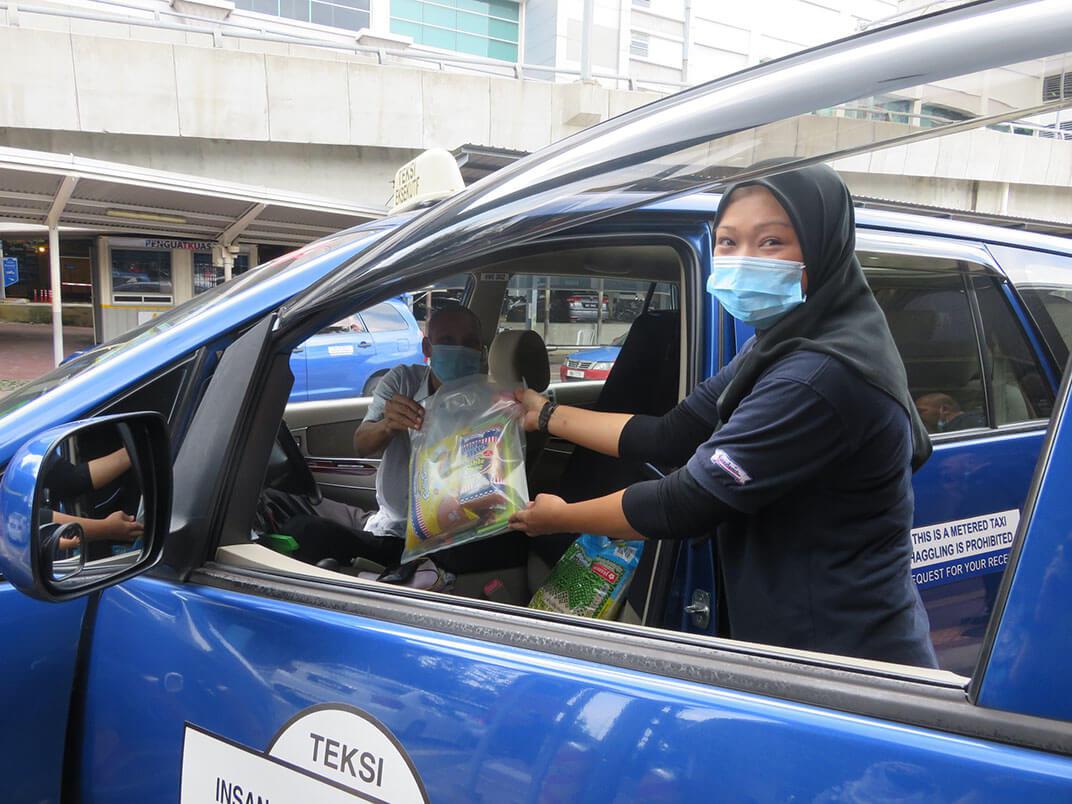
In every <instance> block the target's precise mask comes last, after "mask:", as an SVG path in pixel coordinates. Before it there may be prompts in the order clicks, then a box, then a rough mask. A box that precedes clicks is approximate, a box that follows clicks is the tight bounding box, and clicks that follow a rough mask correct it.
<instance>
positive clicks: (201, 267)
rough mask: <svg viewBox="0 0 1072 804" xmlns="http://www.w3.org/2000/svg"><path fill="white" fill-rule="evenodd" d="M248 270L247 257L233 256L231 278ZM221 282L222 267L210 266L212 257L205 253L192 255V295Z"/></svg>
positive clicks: (241, 255) (246, 255)
mask: <svg viewBox="0 0 1072 804" xmlns="http://www.w3.org/2000/svg"><path fill="white" fill-rule="evenodd" d="M248 270H249V255H248V254H237V255H235V261H234V266H233V267H232V268H231V276H238V275H239V274H244V273H245V272H246V271H248ZM222 282H223V266H222V265H213V264H212V255H211V254H210V253H207V252H203V251H202V252H198V253H196V254H194V295H195V296H196V295H197V294H198V293H204V292H205V291H206V290H210V289H212V288H214V287H216V285H219V284H221V283H222Z"/></svg>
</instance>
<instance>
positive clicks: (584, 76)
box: [581, 0, 595, 81]
mask: <svg viewBox="0 0 1072 804" xmlns="http://www.w3.org/2000/svg"><path fill="white" fill-rule="evenodd" d="M594 12H595V0H584V16H583V17H582V18H581V80H582V81H591V80H592V17H593V16H594Z"/></svg>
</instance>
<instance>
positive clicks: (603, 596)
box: [529, 533, 644, 620]
mask: <svg viewBox="0 0 1072 804" xmlns="http://www.w3.org/2000/svg"><path fill="white" fill-rule="evenodd" d="M643 549H644V542H643V541H632V542H627V541H621V540H619V539H608V538H607V537H606V536H592V535H591V534H587V533H586V534H583V535H582V536H578V537H577V539H576V541H574V542H573V544H571V545H570V546H569V548H568V549H567V550H566V552H565V554H564V555H563V556H562V558H560V559H559V560H558V563H557V564H555V566H554V567H553V568H552V569H551V574H550V575H549V576H547V580H546V581H544V583H543V586H541V587H540V588H539V589H537V590H536V594H535V595H533V596H532V601H531V602H530V603H529V608H532V609H540V610H542V611H557V612H559V613H560V614H576V615H577V616H579V617H595V618H597V619H600V620H610V619H613V618H614V617H616V616H617V614H618V611H619V610H620V609H621V607H622V602H623V601H624V600H625V594H626V592H628V591H629V584H630V582H631V581H632V580H633V573H634V572H636V568H637V565H638V564H639V563H640V552H641V550H643Z"/></svg>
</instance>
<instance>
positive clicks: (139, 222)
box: [0, 147, 384, 365]
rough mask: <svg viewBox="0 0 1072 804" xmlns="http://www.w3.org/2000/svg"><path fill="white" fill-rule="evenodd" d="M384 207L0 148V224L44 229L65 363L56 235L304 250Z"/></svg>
mask: <svg viewBox="0 0 1072 804" xmlns="http://www.w3.org/2000/svg"><path fill="white" fill-rule="evenodd" d="M383 214H384V210H382V209H374V208H371V207H363V206H358V205H356V204H349V203H346V202H343V201H335V200H328V199H320V198H314V197H312V196H306V195H301V194H298V193H288V192H282V191H279V190H270V189H268V188H267V187H251V186H248V185H242V184H232V183H229V182H220V181H212V180H208V179H203V178H200V177H198V176H187V175H183V174H181V173H167V172H164V171H161V170H150V169H148V168H139V167H134V166H132V165H123V164H119V163H115V162H101V161H98V160H95V159H83V158H81V157H77V156H73V155H60V154H52V153H47V152H41V151H29V150H23V149H20V148H2V147H0V222H6V223H14V224H26V225H33V226H41V225H44V226H46V227H48V241H49V268H50V271H49V273H50V276H51V283H52V290H53V292H52V351H53V358H54V360H55V362H56V365H59V363H60V361H61V360H62V359H63V324H62V320H63V307H62V299H61V293H60V257H59V253H60V248H59V230H60V229H61V228H64V227H69V228H78V229H84V230H89V231H93V232H98V233H106V232H115V233H121V232H126V233H129V232H138V233H139V234H149V235H154V234H155V235H160V236H161V237H164V238H191V239H194V240H202V241H205V240H207V241H211V242H214V243H218V244H219V245H220V246H221V252H220V253H222V254H224V255H227V256H224V258H223V259H224V276H225V277H226V278H228V279H230V273H231V263H230V261H229V260H230V256H229V253H230V252H229V249H230V247H233V246H235V245H236V244H238V243H241V242H243V241H245V242H251V243H266V244H272V245H281V246H300V245H304V244H305V243H308V242H309V241H311V240H316V239H318V238H320V237H323V236H324V235H328V234H332V233H334V232H337V231H339V230H341V229H347V228H349V227H351V226H355V225H357V224H361V223H366V222H368V221H370V220H372V219H374V218H378V217H381V216H382V215H383Z"/></svg>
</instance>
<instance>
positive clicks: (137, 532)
mask: <svg viewBox="0 0 1072 804" xmlns="http://www.w3.org/2000/svg"><path fill="white" fill-rule="evenodd" d="M171 488H172V480H171V445H170V441H169V439H168V432H167V423H166V422H165V421H164V418H163V417H162V416H160V414H158V413H124V414H119V415H116V416H105V417H101V418H99V419H88V420H85V421H79V422H71V423H70V424H65V425H61V426H59V427H55V428H53V429H51V430H48V431H46V432H44V433H42V434H41V435H39V436H37V437H36V438H35V439H33V440H32V441H30V442H28V443H26V444H24V445H23V446H22V447H21V448H20V449H19V450H18V452H16V453H15V456H14V457H13V458H12V459H11V462H10V463H9V464H8V466H7V470H6V471H5V472H4V476H3V480H2V482H0V572H2V573H3V576H4V578H6V579H7V580H8V581H10V582H11V584H12V585H13V586H14V587H15V588H17V589H18V590H19V591H21V592H24V593H25V594H27V595H30V596H31V597H35V598H37V599H39V600H47V601H52V602H59V601H62V600H70V599H71V598H75V597H81V596H82V595H86V594H89V593H90V592H94V591H97V590H99V589H104V588H105V587H108V586H112V585H114V584H117V583H120V582H121V581H124V580H126V579H127V578H131V577H133V576H134V575H138V574H139V573H141V572H144V571H145V570H146V569H148V568H149V567H151V566H152V565H153V564H155V563H156V561H157V559H158V558H159V557H160V551H161V549H162V548H163V542H164V537H165V535H166V534H167V531H168V526H169V524H170V519H171Z"/></svg>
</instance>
